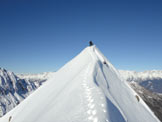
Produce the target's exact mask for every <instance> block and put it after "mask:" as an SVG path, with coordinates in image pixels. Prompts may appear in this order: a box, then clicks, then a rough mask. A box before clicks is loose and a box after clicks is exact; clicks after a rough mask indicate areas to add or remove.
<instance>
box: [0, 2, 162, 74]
mask: <svg viewBox="0 0 162 122" xmlns="http://www.w3.org/2000/svg"><path fill="white" fill-rule="evenodd" d="M161 6H162V1H161V0H127V1H126V0H120V1H119V0H105V1H104V0H50V1H49V0H14V1H13V0H1V1H0V67H3V68H6V69H8V70H11V71H14V72H16V73H39V72H48V71H57V70H58V69H59V68H60V67H61V66H63V65H64V64H65V63H66V62H68V61H69V60H70V59H72V58H73V57H74V56H76V55H77V54H78V53H79V52H80V51H81V50H82V49H84V48H85V47H86V46H87V45H88V41H89V40H92V41H93V42H94V43H95V44H96V45H97V47H98V48H99V49H100V50H101V51H102V52H103V53H104V55H105V56H106V57H107V58H108V59H109V60H110V62H111V63H112V64H113V65H114V66H115V67H116V68H118V69H124V70H136V71H144V70H153V69H156V70H162V7H161Z"/></svg>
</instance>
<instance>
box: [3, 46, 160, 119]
mask: <svg viewBox="0 0 162 122" xmlns="http://www.w3.org/2000/svg"><path fill="white" fill-rule="evenodd" d="M9 121H11V122H12V121H13V122H54V121H55V122H145V121H146V122H160V121H159V120H158V119H157V117H156V116H155V115H154V113H153V112H152V111H151V110H150V109H149V107H148V106H147V105H146V104H145V103H144V101H143V100H142V99H141V98H140V96H139V95H138V94H137V93H136V92H135V91H134V90H133V89H132V88H131V87H130V86H129V84H128V83H127V82H126V81H125V80H124V78H123V77H121V75H120V73H119V72H118V71H117V70H116V69H115V68H114V66H113V65H112V64H111V63H110V62H109V61H108V60H107V59H106V57H104V55H103V54H102V53H101V52H100V51H99V50H98V49H97V47H96V46H92V47H87V48H85V49H84V50H83V51H82V52H81V53H80V54H79V55H78V56H76V57H75V58H73V59H72V60H71V61H69V62H68V63H67V64H65V65H64V66H63V67H62V68H61V69H60V70H59V71H57V72H56V73H55V75H54V76H51V77H50V78H49V80H47V81H46V82H45V83H44V84H43V85H42V86H40V87H39V88H38V89H37V90H36V91H35V92H34V93H33V94H31V95H30V96H29V97H28V98H26V99H25V100H24V101H23V102H21V103H20V104H19V105H18V106H16V107H15V108H14V109H12V110H11V111H10V112H8V113H7V114H6V115H4V116H3V117H2V118H0V122H9Z"/></svg>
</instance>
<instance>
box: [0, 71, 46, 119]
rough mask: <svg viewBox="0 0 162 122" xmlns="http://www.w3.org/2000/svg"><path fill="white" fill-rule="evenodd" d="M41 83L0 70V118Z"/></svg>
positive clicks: (40, 81)
mask: <svg viewBox="0 0 162 122" xmlns="http://www.w3.org/2000/svg"><path fill="white" fill-rule="evenodd" d="M43 81H44V80H42V79H40V80H39V79H36V78H35V79H34V78H33V79H29V78H28V79H23V78H20V77H18V76H17V75H15V74H14V73H13V72H10V71H7V70H5V69H2V68H0V117H1V116H3V115H4V114H6V113H7V112H8V111H10V110H11V109H12V108H14V107H15V106H16V105H18V104H19V103H20V102H21V101H22V100H24V99H25V98H26V97H27V96H28V95H29V94H31V93H32V92H33V91H34V90H35V89H36V88H37V87H39V86H40V85H41V84H42V82H43Z"/></svg>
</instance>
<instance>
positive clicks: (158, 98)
mask: <svg viewBox="0 0 162 122" xmlns="http://www.w3.org/2000/svg"><path fill="white" fill-rule="evenodd" d="M129 84H130V85H131V87H132V88H133V89H134V90H135V91H136V92H137V93H138V94H139V95H140V96H141V97H142V99H143V100H144V101H145V102H146V104H147V105H148V106H149V107H150V108H151V109H152V111H153V112H154V113H155V115H156V116H157V117H158V118H159V119H160V120H161V121H162V95H160V94H157V93H155V92H151V91H149V90H146V89H145V88H143V87H142V86H140V85H139V84H138V83H136V82H129Z"/></svg>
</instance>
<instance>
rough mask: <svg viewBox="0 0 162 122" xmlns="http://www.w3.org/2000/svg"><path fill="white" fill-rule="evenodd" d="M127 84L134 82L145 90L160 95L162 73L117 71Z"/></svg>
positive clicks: (161, 90)
mask: <svg viewBox="0 0 162 122" xmlns="http://www.w3.org/2000/svg"><path fill="white" fill-rule="evenodd" d="M119 71H120V73H121V75H122V76H123V77H124V78H125V79H126V80H127V81H129V82H132V81H135V82H137V83H138V84H140V85H141V86H143V87H145V88H146V89H148V90H150V91H153V92H157V93H162V71H157V70H152V71H144V72H135V71H124V70H119Z"/></svg>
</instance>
